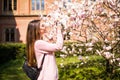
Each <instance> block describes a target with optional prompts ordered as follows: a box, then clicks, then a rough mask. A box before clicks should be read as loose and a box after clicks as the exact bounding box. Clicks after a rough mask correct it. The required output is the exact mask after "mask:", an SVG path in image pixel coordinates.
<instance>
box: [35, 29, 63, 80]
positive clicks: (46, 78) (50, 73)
mask: <svg viewBox="0 0 120 80" xmlns="http://www.w3.org/2000/svg"><path fill="white" fill-rule="evenodd" d="M62 47H63V36H62V34H61V31H59V32H58V33H57V41H56V43H49V42H46V41H43V40H37V41H36V42H35V45H34V49H35V54H36V59H37V63H38V67H40V65H41V61H42V58H43V54H47V55H45V59H44V63H43V67H42V70H41V72H40V75H39V77H38V80H58V68H57V64H56V59H55V55H54V52H55V51H57V50H61V49H62Z"/></svg>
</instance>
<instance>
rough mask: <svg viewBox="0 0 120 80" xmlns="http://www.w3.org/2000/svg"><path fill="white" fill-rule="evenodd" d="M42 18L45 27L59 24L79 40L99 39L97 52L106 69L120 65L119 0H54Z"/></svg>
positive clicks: (91, 40) (67, 33)
mask: <svg viewBox="0 0 120 80" xmlns="http://www.w3.org/2000/svg"><path fill="white" fill-rule="evenodd" d="M50 9H51V10H52V11H51V12H50V13H49V14H48V15H47V17H46V18H45V19H44V20H45V24H46V26H52V29H53V30H52V31H53V33H55V27H56V24H59V23H62V25H63V26H64V34H65V35H67V36H66V39H68V36H73V35H74V36H76V37H77V40H78V41H81V40H84V42H88V41H90V43H94V42H97V41H101V42H102V44H101V45H98V47H102V49H100V50H96V53H97V54H99V55H100V56H103V57H104V58H105V59H106V71H107V72H108V73H112V72H113V68H114V67H116V66H120V54H119V53H120V0H81V1H79V2H77V1H74V2H69V1H68V0H62V1H55V2H54V3H53V5H52V6H51V7H50Z"/></svg>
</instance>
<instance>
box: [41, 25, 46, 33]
mask: <svg viewBox="0 0 120 80" xmlns="http://www.w3.org/2000/svg"><path fill="white" fill-rule="evenodd" d="M45 32H46V27H45V25H44V23H41V24H40V34H44V33H45Z"/></svg>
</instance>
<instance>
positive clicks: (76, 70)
mask: <svg viewBox="0 0 120 80" xmlns="http://www.w3.org/2000/svg"><path fill="white" fill-rule="evenodd" d="M103 61H104V60H103V59H102V58H101V57H99V56H94V55H93V56H89V57H83V58H82V60H79V59H78V57H76V56H75V57H66V58H57V64H58V68H59V77H60V79H59V80H103V78H101V77H104V76H105V74H102V73H103V72H104V66H103V65H104V64H102V62H103ZM22 64H23V59H17V60H11V61H9V62H8V63H5V64H0V70H1V71H0V80H29V79H28V78H27V76H26V75H25V73H24V72H23V71H22ZM91 75H92V76H91ZM104 80H106V79H104ZM107 80H110V79H107Z"/></svg>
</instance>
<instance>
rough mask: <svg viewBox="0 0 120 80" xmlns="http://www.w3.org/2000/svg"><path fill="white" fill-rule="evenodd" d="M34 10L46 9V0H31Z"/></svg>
mask: <svg viewBox="0 0 120 80" xmlns="http://www.w3.org/2000/svg"><path fill="white" fill-rule="evenodd" d="M31 2H32V10H44V6H45V5H44V4H45V2H44V0H31Z"/></svg>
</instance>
